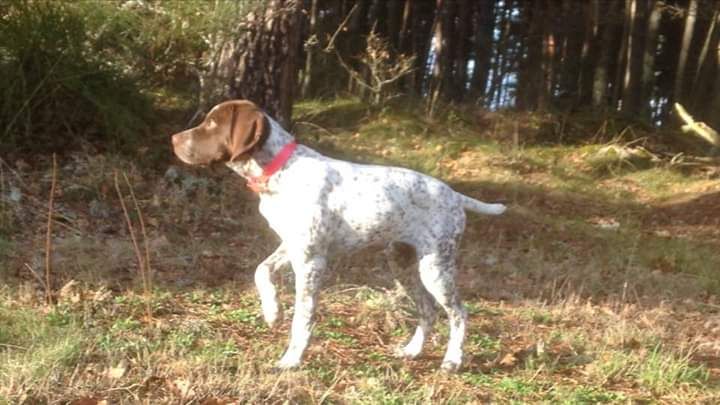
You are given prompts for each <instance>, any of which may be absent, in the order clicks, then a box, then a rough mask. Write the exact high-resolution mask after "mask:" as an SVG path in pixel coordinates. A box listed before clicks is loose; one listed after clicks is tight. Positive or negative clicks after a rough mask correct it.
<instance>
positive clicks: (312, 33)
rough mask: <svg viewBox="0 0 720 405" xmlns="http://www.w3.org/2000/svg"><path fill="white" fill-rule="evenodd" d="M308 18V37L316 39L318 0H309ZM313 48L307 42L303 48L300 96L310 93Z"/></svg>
mask: <svg viewBox="0 0 720 405" xmlns="http://www.w3.org/2000/svg"><path fill="white" fill-rule="evenodd" d="M310 1H311V2H310V19H309V21H308V30H307V34H308V38H313V37H315V41H317V29H316V25H317V15H318V0H310ZM314 57H315V49H314V47H313V44H309V46H307V47H306V48H305V68H304V69H303V76H302V77H303V80H302V89H301V90H300V94H301V97H303V98H305V97H307V96H308V95H309V94H310V86H311V84H312V75H313V67H314V63H313V62H314Z"/></svg>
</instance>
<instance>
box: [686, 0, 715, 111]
mask: <svg viewBox="0 0 720 405" xmlns="http://www.w3.org/2000/svg"><path fill="white" fill-rule="evenodd" d="M718 17H720V4H717V3H716V4H715V11H714V12H713V16H712V20H711V21H710V26H709V27H708V30H707V33H706V35H705V41H704V42H703V47H702V50H701V51H700V56H699V57H698V63H697V68H696V69H695V76H694V78H693V82H692V94H693V96H694V97H693V98H694V100H693V106H697V105H699V104H700V103H701V100H703V99H705V96H706V94H705V93H706V92H705V91H704V90H705V89H707V87H708V86H707V84H708V83H707V82H708V80H706V78H707V76H709V74H708V73H709V72H708V71H709V70H711V69H710V65H711V64H712V63H708V61H707V59H708V54H709V52H710V49H713V48H716V47H717V46H718V27H717V23H718Z"/></svg>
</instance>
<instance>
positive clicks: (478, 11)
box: [470, 1, 495, 106]
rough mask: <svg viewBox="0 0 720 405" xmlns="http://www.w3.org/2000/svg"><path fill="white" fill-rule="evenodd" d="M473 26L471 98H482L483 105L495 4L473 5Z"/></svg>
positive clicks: (490, 53) (482, 3)
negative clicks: (473, 64)
mask: <svg viewBox="0 0 720 405" xmlns="http://www.w3.org/2000/svg"><path fill="white" fill-rule="evenodd" d="M473 22H474V26H475V30H474V35H473V45H474V61H475V66H474V69H473V75H472V79H471V84H470V92H471V94H472V96H473V97H476V98H479V97H482V99H483V104H485V105H486V106H487V103H486V102H485V100H486V99H487V97H486V96H487V95H486V93H485V91H486V89H487V82H488V74H489V73H490V65H491V60H492V56H493V52H492V51H493V49H492V48H493V31H494V28H495V2H493V1H481V2H479V4H476V5H475V12H474V14H473Z"/></svg>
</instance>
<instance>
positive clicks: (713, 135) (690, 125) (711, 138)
mask: <svg viewBox="0 0 720 405" xmlns="http://www.w3.org/2000/svg"><path fill="white" fill-rule="evenodd" d="M675 111H677V113H678V115H679V116H680V119H682V120H683V121H684V122H685V125H683V126H682V127H681V129H682V131H683V132H685V133H687V132H691V133H693V134H695V135H697V136H699V137H700V138H702V139H704V140H705V141H706V142H708V143H709V144H711V145H712V146H715V147H718V146H720V135H718V133H717V131H715V130H714V129H713V128H712V127H710V126H709V125H707V124H705V123H704V122H698V121H695V120H694V119H693V117H692V116H691V115H690V114H689V113H688V112H687V111H686V110H685V108H684V107H683V106H682V105H680V103H675Z"/></svg>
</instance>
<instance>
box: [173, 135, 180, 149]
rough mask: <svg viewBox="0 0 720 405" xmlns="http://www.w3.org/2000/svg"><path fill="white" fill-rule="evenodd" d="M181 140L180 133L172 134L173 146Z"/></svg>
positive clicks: (177, 144)
mask: <svg viewBox="0 0 720 405" xmlns="http://www.w3.org/2000/svg"><path fill="white" fill-rule="evenodd" d="M181 142H182V139H180V134H175V135H173V136H172V144H173V146H174V147H176V148H177V147H178V146H179V145H180V143H181Z"/></svg>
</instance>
